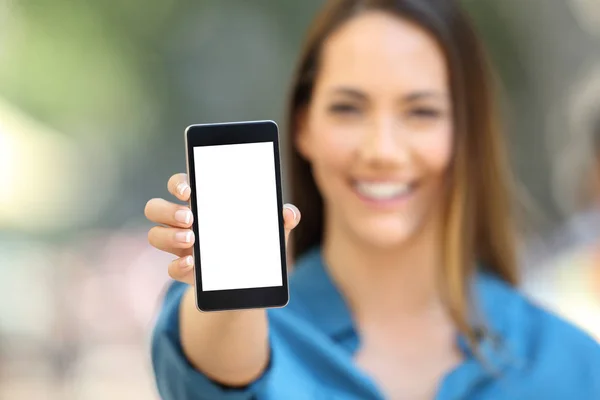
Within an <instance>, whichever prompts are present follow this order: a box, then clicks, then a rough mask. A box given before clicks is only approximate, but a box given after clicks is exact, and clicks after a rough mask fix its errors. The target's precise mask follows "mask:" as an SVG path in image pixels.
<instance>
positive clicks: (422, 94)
mask: <svg viewBox="0 0 600 400" xmlns="http://www.w3.org/2000/svg"><path fill="white" fill-rule="evenodd" d="M333 93H336V94H343V95H346V96H349V97H354V98H356V99H357V100H361V101H366V100H368V96H367V95H366V94H365V93H364V92H362V91H360V90H358V89H354V88H351V87H346V86H340V87H336V88H334V89H333ZM427 98H439V99H446V98H447V95H446V94H445V93H443V92H437V91H433V90H420V91H415V92H412V93H409V94H407V95H406V96H404V97H402V99H401V101H402V102H406V103H410V102H414V101H418V100H423V99H427Z"/></svg>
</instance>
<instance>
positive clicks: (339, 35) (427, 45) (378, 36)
mask: <svg viewBox="0 0 600 400" xmlns="http://www.w3.org/2000/svg"><path fill="white" fill-rule="evenodd" d="M320 67H321V69H320V74H319V75H320V79H319V80H320V81H321V82H320V83H323V84H326V85H337V84H346V85H347V84H354V85H360V86H363V87H364V88H365V89H368V88H373V89H377V88H388V89H389V88H395V89H400V90H445V89H446V85H447V77H446V75H447V72H446V62H445V59H444V55H443V53H442V51H441V49H440V48H439V46H438V44H437V42H436V41H435V40H434V39H433V37H432V36H430V35H429V34H428V33H427V32H426V31H424V30H423V29H422V28H420V27H419V26H418V25H416V24H414V23H412V22H410V21H407V20H403V19H400V18H398V17H395V16H393V15H389V14H386V13H383V12H378V11H372V12H367V13H364V14H362V15H359V16H357V17H354V18H353V19H351V20H350V21H348V22H346V23H345V24H344V25H342V26H341V27H340V28H339V29H338V30H337V31H335V32H334V33H333V34H332V35H331V36H330V37H329V38H328V39H327V40H326V41H325V43H324V46H323V52H322V54H321V65H320Z"/></svg>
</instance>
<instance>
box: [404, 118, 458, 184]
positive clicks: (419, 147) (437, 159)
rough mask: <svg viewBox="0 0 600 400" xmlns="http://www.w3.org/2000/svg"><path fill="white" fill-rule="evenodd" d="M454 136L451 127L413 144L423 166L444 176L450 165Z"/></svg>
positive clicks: (421, 138)
mask: <svg viewBox="0 0 600 400" xmlns="http://www.w3.org/2000/svg"><path fill="white" fill-rule="evenodd" d="M453 143H454V135H453V132H452V128H451V127H444V128H443V129H439V130H437V131H436V132H431V133H430V134H427V135H424V136H422V137H419V138H417V139H416V140H415V142H414V143H413V145H414V148H415V150H416V152H417V156H418V157H419V159H420V160H421V162H422V164H423V165H424V166H425V167H426V168H427V169H428V170H429V172H431V173H434V174H443V173H444V172H445V171H446V170H447V169H448V166H449V164H450V160H451V158H452V152H453Z"/></svg>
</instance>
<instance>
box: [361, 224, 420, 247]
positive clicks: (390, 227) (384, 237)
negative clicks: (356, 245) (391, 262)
mask: <svg viewBox="0 0 600 400" xmlns="http://www.w3.org/2000/svg"><path fill="white" fill-rule="evenodd" d="M402 222H403V221H398V220H397V219H396V220H392V221H368V222H367V221H357V222H356V223H355V224H353V225H354V231H355V233H356V236H357V237H358V238H359V240H361V241H362V242H364V243H365V244H366V245H367V246H368V247H375V248H378V249H381V250H390V249H394V248H399V247H402V246H404V245H405V244H407V243H409V242H410V241H411V239H413V238H414V237H415V236H416V235H417V232H418V231H419V229H418V225H416V224H414V223H409V222H408V221H406V222H407V223H402Z"/></svg>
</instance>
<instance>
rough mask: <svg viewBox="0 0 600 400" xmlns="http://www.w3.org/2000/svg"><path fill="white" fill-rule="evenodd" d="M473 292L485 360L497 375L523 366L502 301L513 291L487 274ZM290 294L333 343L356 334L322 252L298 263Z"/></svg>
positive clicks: (461, 341) (462, 344)
mask: <svg viewBox="0 0 600 400" xmlns="http://www.w3.org/2000/svg"><path fill="white" fill-rule="evenodd" d="M471 288H472V298H473V299H474V304H476V307H474V310H473V312H472V314H473V315H476V316H477V318H476V319H475V318H474V319H473V324H474V326H476V330H477V331H478V332H479V333H480V335H479V336H480V342H479V345H480V346H479V354H480V356H481V358H483V360H485V362H486V363H487V364H488V365H489V366H490V367H492V368H493V370H494V371H501V370H503V369H505V368H506V367H507V366H519V365H523V361H522V360H523V358H522V357H520V356H519V354H518V350H519V349H518V348H516V347H515V346H512V345H511V344H510V342H509V341H508V336H509V332H508V331H507V330H508V329H509V328H510V326H511V323H510V321H509V320H508V314H509V313H510V311H509V310H507V306H508V305H507V304H505V303H504V302H503V301H502V299H503V298H505V297H506V292H507V290H510V289H508V287H507V286H506V284H503V283H502V282H501V281H500V280H499V279H498V278H496V277H494V276H493V275H491V274H488V273H484V272H479V273H477V274H476V275H475V276H474V278H473V279H472V283H471ZM290 292H291V296H290V305H292V303H293V302H294V300H293V299H294V297H297V298H301V299H302V304H296V306H297V308H299V309H301V311H300V312H303V313H305V314H306V317H307V318H308V319H309V320H310V321H312V322H313V323H314V324H315V326H317V327H318V328H319V329H320V330H322V331H323V332H325V333H326V334H327V335H328V336H329V337H331V338H332V339H334V340H336V339H339V338H341V337H343V336H346V335H350V334H356V330H355V327H354V322H353V319H352V314H351V313H350V310H349V308H348V306H347V304H346V302H345V300H344V299H343V297H342V295H341V293H340V292H339V290H338V289H337V287H336V286H335V284H334V283H333V280H332V278H331V276H330V274H329V272H328V271H327V268H326V266H325V263H324V261H323V258H322V254H321V250H320V248H318V247H316V248H313V249H311V250H309V251H307V252H306V253H305V254H304V255H303V256H302V257H301V258H300V259H299V260H298V262H297V263H296V265H295V268H294V272H293V274H292V279H291V280H290ZM294 304H295V303H294ZM457 342H458V346H459V348H460V349H461V351H462V352H463V354H465V355H466V356H467V357H468V358H473V359H474V358H476V357H475V352H474V351H473V350H472V349H471V348H470V346H469V344H468V342H467V340H466V338H465V337H464V336H463V335H459V336H458V337H457Z"/></svg>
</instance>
